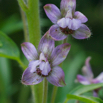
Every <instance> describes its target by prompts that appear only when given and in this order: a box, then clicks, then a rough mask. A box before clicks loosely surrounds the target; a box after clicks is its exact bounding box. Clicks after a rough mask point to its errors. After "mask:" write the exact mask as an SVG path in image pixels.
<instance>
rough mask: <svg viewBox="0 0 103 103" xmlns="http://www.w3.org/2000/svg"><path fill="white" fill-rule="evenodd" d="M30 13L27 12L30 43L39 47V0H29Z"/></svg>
mask: <svg viewBox="0 0 103 103" xmlns="http://www.w3.org/2000/svg"><path fill="white" fill-rule="evenodd" d="M28 5H29V11H27V12H26V16H27V21H28V29H29V38H30V42H31V43H32V44H34V45H35V47H38V44H39V41H40V38H41V36H40V34H41V31H40V16H39V0H29V1H28Z"/></svg>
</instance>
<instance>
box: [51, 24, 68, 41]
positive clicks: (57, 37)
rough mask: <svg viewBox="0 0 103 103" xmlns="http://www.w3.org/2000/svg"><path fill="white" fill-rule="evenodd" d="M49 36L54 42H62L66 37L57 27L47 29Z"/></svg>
mask: <svg viewBox="0 0 103 103" xmlns="http://www.w3.org/2000/svg"><path fill="white" fill-rule="evenodd" d="M49 34H50V36H51V37H52V38H53V39H54V40H56V41H60V40H63V39H65V38H66V37H67V36H68V35H65V34H64V33H62V32H61V30H60V28H59V26H58V25H53V26H51V27H50V29H49Z"/></svg>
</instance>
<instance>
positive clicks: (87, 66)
mask: <svg viewBox="0 0 103 103" xmlns="http://www.w3.org/2000/svg"><path fill="white" fill-rule="evenodd" d="M90 59H91V57H88V58H87V59H86V61H85V66H84V67H83V69H82V72H83V74H84V76H85V77H86V78H88V79H93V72H92V70H91V66H90V63H89V61H90Z"/></svg>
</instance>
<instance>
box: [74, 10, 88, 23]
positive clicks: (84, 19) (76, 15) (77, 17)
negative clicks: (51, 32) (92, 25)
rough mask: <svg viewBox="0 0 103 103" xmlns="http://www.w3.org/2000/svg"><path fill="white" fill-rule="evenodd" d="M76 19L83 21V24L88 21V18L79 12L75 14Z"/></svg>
mask: <svg viewBox="0 0 103 103" xmlns="http://www.w3.org/2000/svg"><path fill="white" fill-rule="evenodd" d="M74 18H76V19H78V20H80V21H81V23H85V22H87V21H88V19H87V17H86V16H85V15H84V14H82V13H81V12H79V11H76V12H75V14H74Z"/></svg>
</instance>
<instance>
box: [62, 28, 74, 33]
mask: <svg viewBox="0 0 103 103" xmlns="http://www.w3.org/2000/svg"><path fill="white" fill-rule="evenodd" d="M60 30H61V31H62V32H63V33H64V34H66V35H68V34H73V32H74V30H72V29H69V28H68V27H66V28H62V27H60Z"/></svg>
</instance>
